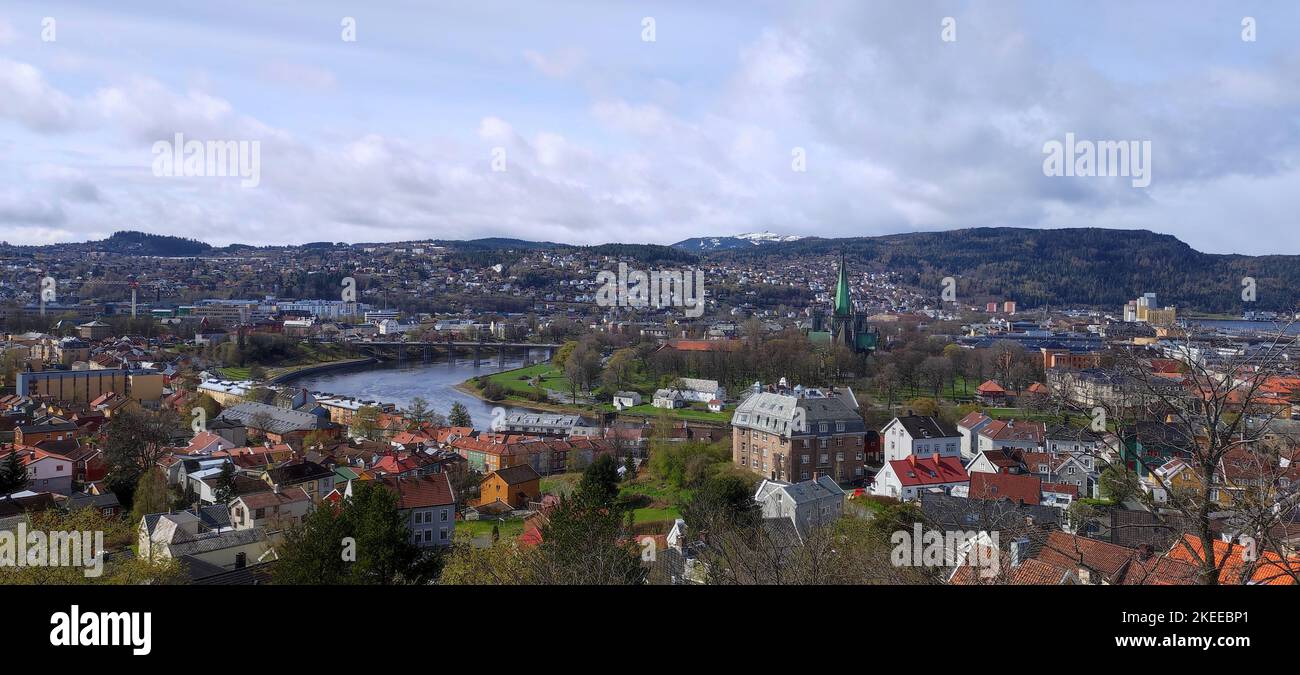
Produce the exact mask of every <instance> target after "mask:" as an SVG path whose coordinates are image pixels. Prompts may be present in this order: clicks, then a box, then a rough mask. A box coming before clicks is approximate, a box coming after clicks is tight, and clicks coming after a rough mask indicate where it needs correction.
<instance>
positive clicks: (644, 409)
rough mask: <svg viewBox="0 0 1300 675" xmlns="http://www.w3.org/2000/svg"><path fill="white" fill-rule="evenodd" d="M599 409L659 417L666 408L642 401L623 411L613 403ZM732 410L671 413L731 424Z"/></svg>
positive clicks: (681, 410) (697, 419)
mask: <svg viewBox="0 0 1300 675" xmlns="http://www.w3.org/2000/svg"><path fill="white" fill-rule="evenodd" d="M599 409H600V410H602V411H603V412H618V413H619V414H620V415H632V416H637V417H658V416H659V411H661V410H664V408H656V407H654V405H653V404H651V403H642V404H641V405H638V406H633V407H631V408H627V409H624V410H621V411H616V410H614V406H613V404H611V403H604V404H601V405H600V406H599ZM732 412H733V411H731V410H723V411H722V412H713V411H712V410H708V409H706V408H677V409H675V410H673V411H672V412H671V413H669V414H670V416H671V417H673V418H674V419H681V420H689V421H691V422H710V423H712V424H730V423H731V413H732Z"/></svg>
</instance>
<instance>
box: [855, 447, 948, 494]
mask: <svg viewBox="0 0 1300 675" xmlns="http://www.w3.org/2000/svg"><path fill="white" fill-rule="evenodd" d="M969 484H970V476H969V475H967V473H966V469H964V468H962V465H961V460H960V459H958V458H956V457H941V456H939V455H937V454H932V455H930V456H929V457H924V458H918V457H917V456H916V455H908V456H907V458H906V459H895V460H892V461H889V462H885V466H884V467H883V468H881V470H880V473H877V474H876V477H875V479H874V480H873V482H872V485H871V491H872V492H873V493H874V494H877V495H880V496H884V497H893V498H895V499H903V500H912V499H916V498H917V496H918V495H919V494H920V493H921V492H923V491H926V490H932V489H939V490H942V491H943V492H945V493H951V492H952V489H953V488H954V487H957V486H959V485H969Z"/></svg>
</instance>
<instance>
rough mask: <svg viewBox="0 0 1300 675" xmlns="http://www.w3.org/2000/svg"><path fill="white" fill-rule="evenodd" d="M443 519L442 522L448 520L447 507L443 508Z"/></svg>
mask: <svg viewBox="0 0 1300 675" xmlns="http://www.w3.org/2000/svg"><path fill="white" fill-rule="evenodd" d="M441 520H442V522H444V523H445V522H447V509H443V510H442V518H441Z"/></svg>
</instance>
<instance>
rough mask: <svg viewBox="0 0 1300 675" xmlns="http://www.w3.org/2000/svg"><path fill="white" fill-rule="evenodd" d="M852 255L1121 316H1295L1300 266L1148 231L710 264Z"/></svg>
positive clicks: (1027, 236)
mask: <svg viewBox="0 0 1300 675" xmlns="http://www.w3.org/2000/svg"><path fill="white" fill-rule="evenodd" d="M841 251H842V252H843V253H844V254H845V256H846V257H847V259H848V261H849V262H850V263H851V264H852V265H853V266H855V267H856V268H857V269H858V270H862V271H875V270H890V271H895V272H899V273H902V274H903V275H904V283H907V284H912V285H916V286H917V287H919V288H922V289H934V295H935V296H936V297H937V296H938V293H939V289H940V288H941V283H942V279H943V278H944V277H946V276H952V277H954V278H956V279H957V284H958V286H957V288H958V294H959V299H961V298H967V299H969V300H970V301H972V302H975V301H981V300H983V299H985V298H1006V299H1011V300H1016V301H1018V302H1019V304H1020V306H1021V307H1022V308H1027V307H1040V306H1043V305H1051V306H1055V307H1061V306H1065V305H1071V306H1083V305H1086V306H1097V307H1107V308H1110V309H1113V310H1115V311H1118V309H1119V307H1120V306H1122V305H1123V304H1124V303H1125V302H1126V301H1128V300H1130V299H1132V298H1134V297H1136V296H1137V295H1139V294H1141V293H1143V292H1147V291H1152V292H1155V293H1156V294H1157V299H1158V301H1159V303H1160V305H1161V306H1164V305H1167V304H1168V305H1176V306H1178V307H1180V308H1183V309H1189V310H1198V311H1203V312H1227V313H1237V312H1240V311H1242V310H1245V309H1258V310H1282V311H1286V310H1295V309H1297V303H1298V302H1300V292H1298V291H1297V289H1300V256H1295V255H1273V256H1243V255H1216V254H1209V253H1201V252H1200V251H1196V250H1194V249H1192V247H1190V246H1188V245H1187V244H1185V243H1183V242H1182V241H1179V240H1178V239H1177V238H1176V237H1174V236H1172V235H1167V234H1157V233H1155V232H1150V231H1147V230H1111V229H1101V228H1078V229H1059V230H1040V229H1028V228H1011V227H996V228H973V229H965V230H951V231H947V232H918V233H909V234H894V235H886V236H882V237H855V238H847V239H815V238H810V239H802V240H799V241H794V242H787V243H776V244H769V245H767V246H762V247H754V248H750V249H743V250H737V251H719V252H716V253H710V254H708V257H710V258H719V259H727V258H730V259H743V260H762V259H765V258H771V259H794V258H797V257H799V256H816V255H834V254H838V253H839V252H841ZM1243 277H1253V278H1254V279H1255V281H1256V288H1257V295H1256V297H1257V301H1256V302H1254V303H1243V302H1242V300H1241V290H1242V278H1243Z"/></svg>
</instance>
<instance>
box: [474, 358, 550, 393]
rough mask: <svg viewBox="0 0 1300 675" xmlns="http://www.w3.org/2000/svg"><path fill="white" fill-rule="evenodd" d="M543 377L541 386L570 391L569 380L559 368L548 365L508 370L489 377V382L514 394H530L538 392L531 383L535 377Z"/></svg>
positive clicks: (540, 364)
mask: <svg viewBox="0 0 1300 675" xmlns="http://www.w3.org/2000/svg"><path fill="white" fill-rule="evenodd" d="M538 376H540V377H541V386H542V387H543V388H545V389H555V390H556V391H569V378H567V377H565V376H564V373H562V372H560V370H559V369H558V368H556V367H555V366H553V365H551V364H550V363H549V362H547V363H535V364H533V365H531V366H528V367H526V368H519V369H517V370H507V371H505V372H502V373H494V374H492V375H488V377H487V379H488V381H489V382H495V383H496V384H498V385H501V387H503V388H505V389H506V390H508V391H510V392H512V393H518V394H528V393H531V392H533V391H536V390H535V389H534V388H533V386H532V384H531V382H532V379H533V378H534V377H538Z"/></svg>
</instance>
